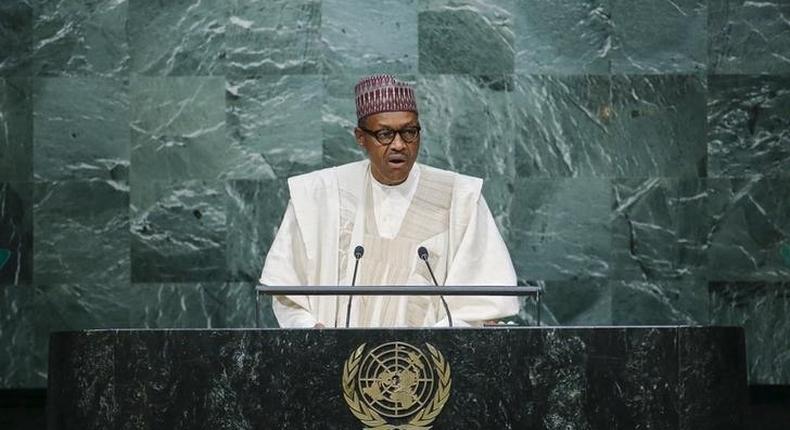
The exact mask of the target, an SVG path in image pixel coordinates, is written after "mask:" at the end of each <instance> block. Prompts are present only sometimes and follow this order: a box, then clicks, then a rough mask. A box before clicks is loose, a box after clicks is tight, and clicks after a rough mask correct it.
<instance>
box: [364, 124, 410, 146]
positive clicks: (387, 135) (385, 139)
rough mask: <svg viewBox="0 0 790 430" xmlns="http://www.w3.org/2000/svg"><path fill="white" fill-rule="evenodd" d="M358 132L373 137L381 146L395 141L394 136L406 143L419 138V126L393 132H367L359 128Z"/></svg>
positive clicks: (365, 129) (386, 130) (389, 130)
mask: <svg viewBox="0 0 790 430" xmlns="http://www.w3.org/2000/svg"><path fill="white" fill-rule="evenodd" d="M359 129H360V130H362V131H364V132H365V133H367V134H369V135H371V136H373V137H374V138H375V139H376V142H378V143H379V144H380V145H382V146H386V145H389V144H390V143H392V141H394V140H395V135H396V134H400V138H401V140H403V141H404V142H406V143H414V142H416V141H417V139H418V138H419V137H420V130H421V128H420V126H419V125H418V126H410V127H403V128H402V129H400V130H393V129H391V128H382V129H381V130H376V131H373V130H368V129H367V128H365V127H359Z"/></svg>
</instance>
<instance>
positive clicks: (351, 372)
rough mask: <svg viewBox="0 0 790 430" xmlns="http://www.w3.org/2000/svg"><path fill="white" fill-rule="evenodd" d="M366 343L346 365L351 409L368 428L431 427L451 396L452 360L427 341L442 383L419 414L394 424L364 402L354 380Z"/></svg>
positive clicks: (406, 429) (425, 429)
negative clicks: (445, 357) (396, 424)
mask: <svg viewBox="0 0 790 430" xmlns="http://www.w3.org/2000/svg"><path fill="white" fill-rule="evenodd" d="M365 345H366V344H364V343H363V344H362V345H360V346H359V348H357V349H356V350H355V351H354V352H352V353H351V356H349V357H348V360H346V362H345V364H344V365H343V398H344V399H345V400H346V403H347V404H348V407H349V408H350V409H351V413H352V414H354V416H355V417H357V419H358V420H360V421H361V422H362V424H364V425H366V426H368V427H367V429H366V430H429V429H430V428H431V423H433V421H434V420H435V419H436V417H438V416H439V414H440V413H441V412H442V408H444V405H445V403H447V400H448V399H449V398H450V386H451V385H452V381H451V379H450V364H449V363H447V361H446V360H445V359H444V356H443V355H442V353H441V352H439V350H437V349H436V348H434V347H433V345H431V344H429V343H426V344H425V345H426V346H427V347H428V351H429V352H430V354H431V360H432V361H433V365H434V370H436V374H437V375H438V377H439V378H438V379H439V387H438V388H437V390H436V393H435V394H434V395H433V399H432V400H431V402H430V403H429V404H428V407H426V408H424V409H422V410H420V411H419V412H417V414H416V415H415V416H414V417H413V418H412V419H411V420H410V421H409V422H408V423H407V424H406V425H403V426H393V425H392V424H388V423H387V422H386V421H385V420H384V418H383V417H382V416H381V415H380V414H379V413H378V412H376V411H375V410H373V409H372V408H371V407H370V406H368V405H366V404H365V402H363V401H362V400H361V399H360V397H359V395H357V391H356V390H355V389H354V381H355V378H356V376H357V374H358V373H359V366H360V362H361V361H362V352H363V351H364V350H365Z"/></svg>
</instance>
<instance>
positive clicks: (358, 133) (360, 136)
mask: <svg viewBox="0 0 790 430" xmlns="http://www.w3.org/2000/svg"><path fill="white" fill-rule="evenodd" d="M354 138H355V139H356V140H357V145H359V146H361V147H362V148H364V147H365V140H364V139H365V132H364V131H362V130H360V129H359V127H354Z"/></svg>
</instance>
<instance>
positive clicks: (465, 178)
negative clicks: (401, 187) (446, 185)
mask: <svg viewBox="0 0 790 430" xmlns="http://www.w3.org/2000/svg"><path fill="white" fill-rule="evenodd" d="M420 168H421V169H422V174H427V175H430V176H435V177H440V178H444V179H445V180H448V181H452V183H453V190H454V191H455V192H456V193H464V194H465V193H472V194H476V193H479V192H480V189H481V188H482V187H483V179H482V178H478V177H475V176H470V175H464V174H463V173H458V172H454V171H452V170H445V169H440V168H438V167H433V166H429V165H427V164H420Z"/></svg>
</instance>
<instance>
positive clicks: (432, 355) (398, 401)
mask: <svg viewBox="0 0 790 430" xmlns="http://www.w3.org/2000/svg"><path fill="white" fill-rule="evenodd" d="M365 346H366V344H362V345H360V346H359V348H357V349H356V350H355V351H354V352H352V353H351V356H349V357H348V360H346V363H345V365H344V366H343V397H344V398H345V400H346V403H347V404H348V406H349V408H350V409H351V413H352V414H354V416H355V417H357V418H358V419H359V420H360V421H362V424H364V425H365V426H367V427H366V428H365V429H366V430H427V429H430V428H431V423H433V421H434V420H435V419H436V417H437V416H439V413H440V412H442V408H443V407H444V404H445V403H447V400H448V399H449V398H450V383H451V380H450V365H449V364H448V363H447V361H446V360H445V359H444V356H442V353H441V352H439V350H437V349H436V348H434V347H433V345H431V344H427V343H426V344H425V347H426V348H427V350H428V354H425V353H424V352H423V351H422V350H420V349H419V348H417V347H415V346H412V345H409V344H408V343H404V342H389V343H385V344H382V345H379V346H377V347H375V348H373V349H371V350H369V351H368V352H367V353H365Z"/></svg>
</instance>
